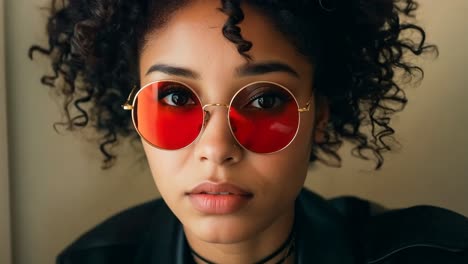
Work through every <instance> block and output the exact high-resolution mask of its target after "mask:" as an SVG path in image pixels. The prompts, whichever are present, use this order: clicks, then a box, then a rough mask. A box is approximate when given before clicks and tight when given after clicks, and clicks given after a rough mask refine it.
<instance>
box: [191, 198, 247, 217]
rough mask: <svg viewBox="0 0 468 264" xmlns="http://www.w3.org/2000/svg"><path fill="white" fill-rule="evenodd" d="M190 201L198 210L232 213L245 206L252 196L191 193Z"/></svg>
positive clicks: (211, 212)
mask: <svg viewBox="0 0 468 264" xmlns="http://www.w3.org/2000/svg"><path fill="white" fill-rule="evenodd" d="M189 198H190V202H192V205H193V206H194V207H195V209H197V210H198V211H200V212H202V213H205V214H232V213H234V212H236V211H238V210H240V209H241V208H242V207H244V206H245V205H246V204H247V203H248V202H249V200H250V199H251V198H252V196H248V195H231V194H229V195H216V194H189Z"/></svg>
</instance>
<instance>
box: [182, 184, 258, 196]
mask: <svg viewBox="0 0 468 264" xmlns="http://www.w3.org/2000/svg"><path fill="white" fill-rule="evenodd" d="M226 192H228V193H230V194H234V195H243V196H252V193H250V192H248V191H246V190H244V189H242V188H241V187H238V186H236V185H234V184H230V183H211V182H205V183H201V184H199V185H197V186H195V187H194V188H193V189H192V190H190V191H189V192H188V193H187V194H201V193H226Z"/></svg>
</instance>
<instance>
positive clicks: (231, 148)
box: [195, 104, 243, 166]
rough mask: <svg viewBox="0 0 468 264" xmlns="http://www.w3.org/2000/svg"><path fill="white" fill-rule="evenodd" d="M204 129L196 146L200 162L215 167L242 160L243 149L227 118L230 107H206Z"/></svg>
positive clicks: (204, 108) (196, 153)
mask: <svg viewBox="0 0 468 264" xmlns="http://www.w3.org/2000/svg"><path fill="white" fill-rule="evenodd" d="M203 110H204V112H205V120H204V128H203V131H202V134H201V135H200V138H199V139H198V141H197V143H196V146H195V155H196V158H197V159H198V160H200V161H201V162H204V163H212V164H214V165H222V166H229V165H233V164H235V163H237V162H239V161H240V160H241V159H242V155H243V149H242V147H241V146H239V145H238V144H237V141H236V140H235V139H234V137H233V135H232V133H231V130H230V129H229V121H228V118H227V111H228V107H227V106H225V105H221V104H212V105H206V106H205V107H203Z"/></svg>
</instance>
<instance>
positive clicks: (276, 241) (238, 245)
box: [184, 210, 295, 264]
mask: <svg viewBox="0 0 468 264" xmlns="http://www.w3.org/2000/svg"><path fill="white" fill-rule="evenodd" d="M293 223H294V210H292V211H291V212H288V213H287V214H284V215H282V216H280V217H278V218H277V219H276V221H275V222H274V223H272V224H271V225H268V226H267V228H265V229H264V230H260V231H257V232H256V233H255V234H254V235H251V236H247V235H248V234H247V235H245V236H244V237H242V235H241V238H244V239H241V240H238V241H229V240H228V239H223V237H222V236H221V237H220V236H218V237H217V239H216V240H215V239H212V240H211V241H207V240H202V239H199V237H197V236H196V235H195V234H194V233H192V232H190V230H187V228H185V227H184V230H185V234H186V237H187V241H188V243H189V245H190V247H191V249H192V251H193V252H195V253H194V254H193V257H194V260H195V261H196V263H198V264H219V263H223V264H225V263H226V264H230V263H262V264H276V263H285V264H286V263H294V262H293V260H294V237H295V234H294V231H293ZM226 229H228V228H226ZM236 231H238V232H235V233H236V234H242V233H243V232H242V231H243V230H236ZM197 255H198V257H197ZM270 256H271V257H270Z"/></svg>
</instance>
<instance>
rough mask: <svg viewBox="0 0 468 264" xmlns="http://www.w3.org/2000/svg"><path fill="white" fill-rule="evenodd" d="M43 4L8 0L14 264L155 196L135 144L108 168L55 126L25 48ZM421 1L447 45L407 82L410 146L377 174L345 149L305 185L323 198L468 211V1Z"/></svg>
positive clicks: (38, 36) (38, 27)
mask: <svg viewBox="0 0 468 264" xmlns="http://www.w3.org/2000/svg"><path fill="white" fill-rule="evenodd" d="M46 2H48V1H47V0H34V1H31V0H29V1H26V0H6V11H7V12H6V26H7V30H6V45H7V76H8V83H7V89H8V102H9V104H8V117H9V124H8V126H9V132H10V133H9V140H8V142H9V144H10V149H11V151H10V156H9V158H10V175H11V185H12V188H11V190H10V191H11V193H12V204H13V213H12V217H13V238H14V239H13V248H14V251H13V253H14V260H15V261H14V263H17V264H30V263H38V264H42V263H52V262H53V259H54V256H55V255H56V254H57V253H58V252H59V250H61V249H62V248H63V247H64V246H65V245H66V244H67V243H69V242H70V241H71V240H72V239H74V238H75V237H76V236H78V235H79V234H80V233H82V232H83V231H85V230H86V229H88V228H90V227H92V226H93V225H95V224H96V223H97V222H99V221H101V220H102V219H104V218H105V217H107V216H109V215H110V214H112V213H114V212H117V211H119V210H121V209H122V208H125V207H127V206H129V205H132V204H135V203H138V202H140V201H143V200H147V199H150V198H151V197H154V196H155V195H156V191H155V189H154V187H153V183H152V180H151V177H150V175H149V173H148V170H147V169H146V166H145V165H144V163H138V162H137V161H136V160H137V158H136V154H135V153H134V152H132V151H129V150H127V149H126V150H125V153H123V154H122V155H121V158H120V160H119V163H118V164H117V166H115V167H114V168H113V169H112V170H108V171H101V170H100V169H99V165H100V159H101V156H100V154H99V152H98V151H97V150H96V148H95V144H91V143H83V141H81V140H80V138H81V135H70V134H65V135H57V134H56V133H55V132H54V131H53V129H52V127H51V124H52V123H53V122H54V121H57V120H59V119H60V116H59V114H58V113H57V108H58V106H57V104H56V103H55V102H54V101H53V100H51V99H50V96H49V94H48V92H47V90H48V88H47V87H43V86H41V85H39V82H38V80H39V78H40V76H41V74H42V73H43V72H44V71H45V70H47V69H48V65H47V62H46V60H44V59H39V60H35V61H34V62H30V61H29V60H28V59H27V56H26V51H27V49H28V47H29V45H30V44H31V43H37V42H40V43H45V42H46V37H45V36H44V29H43V28H44V26H43V25H44V21H45V17H46V13H44V12H39V7H40V6H41V5H44V4H45V3H46ZM421 2H422V8H421V19H420V20H421V22H422V23H423V25H425V26H426V28H427V31H428V38H429V40H430V41H433V42H436V43H437V44H438V45H439V46H440V51H441V56H440V58H439V59H438V60H436V61H435V62H433V63H427V66H426V76H427V77H426V79H425V81H424V82H423V84H422V86H421V87H419V88H417V89H410V90H408V96H409V97H410V99H411V102H410V104H409V105H408V107H407V109H406V113H404V114H401V115H399V117H398V118H397V119H396V120H395V127H396V128H397V131H400V134H399V139H400V141H401V142H402V143H403V145H404V147H403V148H402V149H401V150H400V151H399V153H396V154H390V155H387V156H386V158H387V161H386V164H385V167H384V169H383V170H382V171H379V172H373V171H371V170H369V169H368V168H369V166H366V163H364V162H358V161H355V160H354V159H351V158H347V157H346V158H345V164H344V167H343V169H339V170H337V169H327V168H323V167H322V166H317V168H314V169H312V170H311V172H310V175H309V179H308V183H307V184H308V186H309V187H311V188H312V189H314V190H316V191H317V192H319V193H321V194H323V195H325V196H335V195H340V194H356V195H359V196H362V197H364V198H368V199H373V200H376V201H379V202H381V203H383V204H384V205H387V206H391V207H398V206H408V205H412V204H420V203H426V204H435V205H440V206H444V207H448V208H451V209H454V210H457V211H459V212H462V213H463V214H465V215H468V204H467V203H466V201H467V199H468V193H467V191H466V186H468V177H466V172H465V171H466V170H467V169H468V165H467V164H468V150H467V149H468V148H467V146H468V140H467V138H466V136H465V134H466V132H464V130H466V129H467V125H468V122H467V121H468V107H467V106H466V102H467V101H468V89H465V84H466V83H468V82H467V81H468V80H467V77H466V76H467V74H466V68H467V66H468V58H467V52H466V50H465V49H466V47H468V39H467V38H468V37H467V36H468V34H467V33H468V32H466V25H467V19H466V13H467V11H468V1H465V0H451V1H450V5H447V2H444V1H430V0H424V1H421ZM0 150H1V149H0ZM122 152H123V150H122ZM2 183H3V182H2ZM0 202H2V201H1V200H0ZM1 253H2V252H0V254H1ZM2 263H3V262H2Z"/></svg>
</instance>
